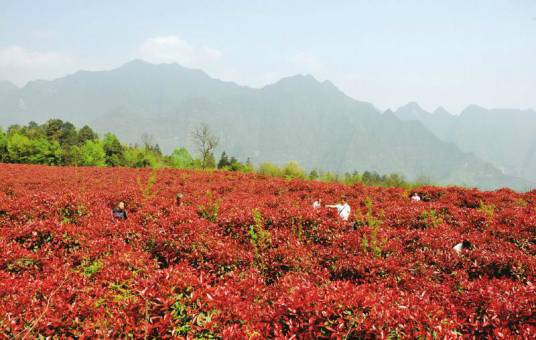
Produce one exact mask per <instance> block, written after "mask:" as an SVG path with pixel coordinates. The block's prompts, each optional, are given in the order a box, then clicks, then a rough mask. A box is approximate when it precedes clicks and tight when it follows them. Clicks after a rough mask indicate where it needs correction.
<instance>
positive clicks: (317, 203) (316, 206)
mask: <svg viewBox="0 0 536 340" xmlns="http://www.w3.org/2000/svg"><path fill="white" fill-rule="evenodd" d="M320 208H322V199H318V200H316V201H314V203H313V209H315V210H317V209H320Z"/></svg>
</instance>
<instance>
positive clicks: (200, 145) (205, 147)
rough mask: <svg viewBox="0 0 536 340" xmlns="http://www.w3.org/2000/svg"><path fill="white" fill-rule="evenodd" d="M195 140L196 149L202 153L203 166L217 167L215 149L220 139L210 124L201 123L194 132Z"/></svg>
mask: <svg viewBox="0 0 536 340" xmlns="http://www.w3.org/2000/svg"><path fill="white" fill-rule="evenodd" d="M192 138H193V142H194V144H195V147H196V150H197V151H198V152H199V154H200V155H201V167H202V168H204V169H205V168H210V167H215V165H216V161H215V159H214V154H213V152H214V149H215V148H216V147H217V146H218V143H219V139H218V137H216V136H215V135H214V134H213V133H212V131H211V130H210V128H209V126H208V125H207V124H205V123H203V124H201V125H200V126H199V127H198V128H196V129H195V130H194V131H193V133H192Z"/></svg>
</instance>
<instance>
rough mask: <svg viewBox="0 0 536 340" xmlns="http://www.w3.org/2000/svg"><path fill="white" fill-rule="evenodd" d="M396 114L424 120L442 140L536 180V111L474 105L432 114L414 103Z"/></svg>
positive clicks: (407, 119)
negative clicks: (449, 111)
mask: <svg viewBox="0 0 536 340" xmlns="http://www.w3.org/2000/svg"><path fill="white" fill-rule="evenodd" d="M395 115H396V116H397V117H398V118H400V119H401V120H405V121H410V120H416V121H419V122H421V123H422V124H423V125H424V126H425V127H426V128H428V129H429V130H430V131H432V132H433V133H434V134H435V135H437V136H438V137H439V138H440V139H442V140H444V141H447V142H452V143H455V144H456V145H457V146H458V147H460V149H462V150H464V151H467V152H473V153H474V154H475V155H477V156H478V157H479V158H481V159H483V160H486V161H488V162H490V163H492V164H494V165H495V166H496V167H498V168H499V169H501V170H502V171H503V172H505V173H507V174H511V175H514V176H519V177H524V178H527V179H529V180H532V181H536V111H532V110H513V109H492V110H488V109H485V108H482V107H479V106H476V105H471V106H469V107H467V108H466V109H465V110H464V111H463V112H462V113H461V114H460V115H459V116H455V115H451V114H449V113H448V112H446V111H444V110H439V109H438V110H436V111H435V112H434V113H429V112H426V111H424V110H423V109H421V108H420V107H418V106H417V105H416V104H415V103H410V104H408V105H406V106H404V107H401V108H400V109H398V110H397V111H396V112H395Z"/></svg>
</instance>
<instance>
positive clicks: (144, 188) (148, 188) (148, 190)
mask: <svg viewBox="0 0 536 340" xmlns="http://www.w3.org/2000/svg"><path fill="white" fill-rule="evenodd" d="M156 175H157V170H156V169H153V170H152V171H151V174H150V175H149V177H148V178H147V181H146V182H145V183H143V182H142V180H141V177H140V176H138V177H137V178H136V182H137V183H138V189H139V190H140V192H141V194H142V196H143V199H144V200H147V199H149V198H152V197H154V196H156V194H157V193H158V192H157V191H155V190H154V189H153V187H154V185H155V184H156Z"/></svg>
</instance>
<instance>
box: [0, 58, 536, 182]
mask: <svg viewBox="0 0 536 340" xmlns="http://www.w3.org/2000/svg"><path fill="white" fill-rule="evenodd" d="M0 117H1V118H0V126H3V127H4V128H5V127H7V126H8V125H9V124H13V123H27V122H29V121H32V120H33V121H36V122H42V121H45V120H47V119H49V118H61V119H64V120H69V121H72V122H73V123H75V124H77V125H80V124H90V125H91V126H94V127H95V128H96V129H97V130H98V131H100V132H107V131H111V132H114V133H116V134H117V135H118V136H119V137H120V138H121V139H123V140H126V141H127V142H131V143H133V142H138V141H139V139H140V136H141V135H142V134H144V133H148V134H151V135H153V136H154V137H155V139H156V140H157V141H158V143H159V144H160V146H161V147H162V148H163V149H164V150H165V151H170V150H171V149H173V148H174V147H177V146H186V147H188V148H190V149H191V148H192V145H191V142H192V141H191V138H190V134H191V131H192V130H193V129H194V128H195V127H196V126H198V125H199V124H200V123H201V122H206V123H208V124H209V125H210V126H211V128H212V129H213V130H214V131H215V132H216V134H217V135H218V136H219V137H220V147H219V150H218V151H222V150H225V151H227V152H228V153H229V154H232V155H235V156H237V157H239V158H240V159H242V160H245V159H246V158H247V157H250V158H251V160H252V161H253V162H254V163H257V162H262V161H271V162H275V163H283V162H286V161H288V160H296V161H298V162H299V163H300V164H302V165H303V166H304V167H305V168H307V169H309V170H310V169H313V168H320V169H323V170H330V171H336V172H339V173H342V172H346V171H353V170H358V171H364V170H369V171H378V172H380V173H392V172H396V173H401V174H404V175H405V176H406V177H407V178H408V179H416V178H418V177H421V176H425V177H428V178H430V179H431V180H432V181H434V182H437V183H441V184H465V185H470V186H478V187H480V188H484V189H490V188H499V187H504V186H508V187H511V188H515V189H518V190H526V189H528V188H531V187H534V183H535V182H536V137H535V135H536V133H535V132H536V113H535V112H534V111H519V110H485V109H483V108H480V107H476V106H474V107H473V106H471V107H469V108H467V109H466V110H465V111H464V112H463V113H462V115H460V116H453V115H450V114H449V113H447V112H446V111H444V110H437V111H436V112H434V113H433V114H431V113H428V112H425V111H424V110H422V109H421V108H419V107H418V105H416V104H414V103H412V104H409V105H407V106H405V107H402V108H400V109H399V110H397V111H396V112H394V113H393V112H391V111H387V112H385V113H381V112H380V111H379V110H378V109H376V108H375V107H374V106H373V105H372V104H370V103H366V102H361V101H357V100H355V99H352V98H350V97H348V96H346V95H345V94H344V93H342V92H341V91H340V90H338V89H337V88H336V87H335V86H334V85H333V84H332V83H330V82H329V81H325V82H318V81H317V80H315V79H314V78H313V77H311V76H301V75H298V76H293V77H288V78H284V79H282V80H280V81H278V82H277V83H275V84H272V85H268V86H265V87H264V88H261V89H254V88H248V87H243V86H238V85H236V84H234V83H232V82H224V81H220V80H217V79H213V78H210V77H209V76H208V75H206V74H205V73H204V72H202V71H199V70H191V69H187V68H184V67H181V66H179V65H177V64H160V65H153V64H149V63H146V62H143V61H140V60H135V61H132V62H130V63H127V64H125V65H123V66H122V67H119V68H117V69H114V70H110V71H98V72H87V71H80V72H77V73H75V74H73V75H69V76H66V77H63V78H60V79H56V80H54V81H34V82H30V83H28V84H27V85H26V86H24V87H23V88H17V87H16V86H14V85H12V84H10V83H6V82H3V83H0ZM531 132H532V133H531ZM217 156H218V155H217Z"/></svg>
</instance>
